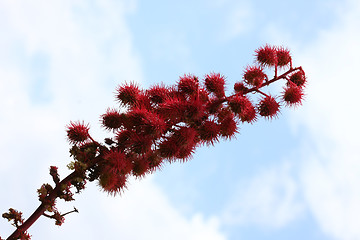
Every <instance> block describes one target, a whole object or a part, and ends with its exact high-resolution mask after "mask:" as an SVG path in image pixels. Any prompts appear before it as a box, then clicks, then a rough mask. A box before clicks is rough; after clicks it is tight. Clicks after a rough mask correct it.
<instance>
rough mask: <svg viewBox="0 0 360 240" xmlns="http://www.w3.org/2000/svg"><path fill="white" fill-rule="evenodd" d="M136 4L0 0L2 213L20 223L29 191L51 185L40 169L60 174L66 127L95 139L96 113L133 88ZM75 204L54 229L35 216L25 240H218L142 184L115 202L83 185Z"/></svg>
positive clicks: (32, 201)
mask: <svg viewBox="0 0 360 240" xmlns="http://www.w3.org/2000/svg"><path fill="white" fill-rule="evenodd" d="M135 7H136V3H134V1H95V2H94V1H91V3H90V2H89V1H81V0H79V1H75V2H74V1H52V2H51V3H50V2H46V1H40V0H39V1H31V3H30V2H22V1H1V2H0V13H1V14H0V22H2V23H6V24H1V25H0V31H1V32H3V33H4V34H3V36H2V38H1V39H0V52H1V53H2V54H1V56H0V63H1V65H0V102H1V104H0V134H1V138H0V151H1V153H2V157H1V159H0V162H1V168H0V182H1V183H2V184H1V186H2V187H1V189H2V192H3V193H6V194H2V198H1V200H0V206H1V209H0V210H1V212H5V211H6V210H7V208H10V207H14V208H19V210H22V211H23V212H24V215H25V217H27V216H29V215H30V214H31V213H32V211H34V210H35V208H36V207H37V205H38V204H39V202H38V200H37V197H36V188H38V187H40V185H41V184H42V183H44V182H48V181H50V178H49V175H48V173H47V171H48V167H49V166H50V165H57V166H59V168H60V173H61V174H62V176H64V174H65V170H64V168H65V165H66V164H67V163H68V161H69V160H70V159H69V154H68V145H67V143H66V140H65V131H64V130H65V124H67V123H68V122H69V121H70V120H82V119H84V120H85V121H89V122H90V123H91V126H92V129H91V132H92V133H93V134H94V135H95V138H99V139H101V137H99V136H101V135H102V134H103V133H102V132H101V131H100V127H99V122H98V119H99V115H100V114H102V113H104V111H105V110H106V108H107V107H108V106H113V105H115V103H114V104H113V90H114V89H113V88H114V87H115V84H117V83H119V82H121V81H124V80H137V81H142V79H143V77H142V69H141V64H140V59H139V58H138V57H137V55H136V54H135V50H134V47H133V46H132V40H131V34H130V31H129V29H128V27H127V25H126V22H125V17H126V14H128V13H129V12H131V11H134V10H135ZM37 54H42V55H43V56H45V57H46V61H47V67H46V68H44V69H39V71H42V70H43V71H44V72H45V73H46V82H45V86H46V87H45V90H44V91H47V93H48V94H49V95H50V96H51V98H50V99H49V100H48V101H44V102H40V103H39V102H34V101H33V99H32V96H31V92H32V91H33V90H34V89H35V88H36V87H35V82H34V81H36V80H34V79H33V78H34V73H33V72H32V71H34V69H32V68H31V61H32V57H33V56H36V55H37ZM90 185H91V184H90ZM5 195H6V198H4V197H3V196H5ZM77 199H78V201H75V202H74V203H73V204H66V205H64V204H60V205H59V210H61V211H63V212H65V211H66V210H67V209H68V208H69V205H70V207H71V206H72V205H75V206H76V207H77V208H79V209H80V211H81V212H80V214H78V215H75V214H73V215H70V216H68V218H67V222H66V223H65V224H64V225H63V226H62V227H60V228H57V227H53V222H52V221H51V220H49V219H45V218H40V219H39V221H38V222H36V223H35V225H34V226H32V227H31V228H30V233H31V234H33V235H34V239H78V238H79V239H110V238H117V237H118V236H126V237H124V239H225V237H224V236H223V235H222V234H221V233H220V232H219V223H218V220H217V219H216V218H209V219H205V218H204V217H202V215H201V213H197V214H194V215H193V216H192V217H191V218H189V219H187V218H186V217H184V216H183V215H182V214H181V212H179V211H177V210H176V209H175V208H174V207H173V206H172V205H171V203H170V202H169V201H168V200H167V198H166V196H165V195H164V193H163V192H162V191H160V190H159V189H158V188H157V187H156V186H155V185H154V183H153V182H152V181H151V179H147V180H144V181H141V182H140V183H139V184H137V183H134V184H133V186H131V187H130V190H129V191H127V192H126V193H125V194H124V196H123V197H121V198H108V197H106V194H104V193H100V192H99V190H98V189H97V187H94V186H93V185H92V186H89V187H88V189H86V190H85V192H84V193H82V194H80V195H79V196H77ZM78 204H79V205H78ZM69 210H71V209H69ZM0 228H1V232H0V234H1V236H2V237H5V236H6V235H8V234H9V233H10V232H11V231H12V230H13V228H12V227H11V226H10V224H9V223H7V222H6V221H5V220H1V221H0ZM42 236H43V237H44V238H42ZM104 236H105V237H104Z"/></svg>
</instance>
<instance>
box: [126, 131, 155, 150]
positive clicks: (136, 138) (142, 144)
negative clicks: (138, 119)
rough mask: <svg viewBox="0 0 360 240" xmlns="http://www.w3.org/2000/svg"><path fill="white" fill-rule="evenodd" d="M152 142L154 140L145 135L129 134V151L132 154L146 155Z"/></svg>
mask: <svg viewBox="0 0 360 240" xmlns="http://www.w3.org/2000/svg"><path fill="white" fill-rule="evenodd" d="M153 141H154V138H152V137H151V135H146V134H137V133H134V134H131V136H130V146H131V150H132V151H133V152H134V153H138V154H141V153H147V152H148V151H150V150H151V145H152V143H153Z"/></svg>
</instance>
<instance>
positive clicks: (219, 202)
mask: <svg viewBox="0 0 360 240" xmlns="http://www.w3.org/2000/svg"><path fill="white" fill-rule="evenodd" d="M359 16H360V4H359V2H358V1H357V0H342V1H332V0H330V1H325V0H304V1H280V0H277V1H264V0H257V1H248V0H243V1H235V0H207V1H205V0H199V1H187V0H185V1H177V2H171V1H160V0H159V1H158V0H153V1H144V0H137V1H132V0H122V1H110V0H103V1H95V0H93V1H83V0H78V1H70V0H67V1H51V3H50V2H49V1H38V0H36V1H31V3H30V2H23V1H17V0H16V1H10V0H9V1H7V0H0V52H1V54H0V151H1V153H2V157H1V158H0V163H1V168H0V182H1V184H0V186H1V187H0V189H1V192H2V194H1V195H2V196H5V197H2V198H1V199H0V211H1V212H5V211H6V210H7V209H8V208H10V207H13V208H16V209H19V210H22V211H23V212H24V215H25V216H29V215H30V214H31V213H32V211H33V210H35V208H36V207H37V206H38V204H39V202H38V200H37V195H36V189H37V188H38V187H40V186H41V184H43V183H45V182H51V179H50V176H49V175H48V168H49V166H50V165H56V166H58V167H59V169H60V173H61V174H62V176H65V175H66V174H67V173H69V172H68V170H67V169H66V165H67V163H68V162H69V161H70V158H69V154H68V148H69V146H68V143H67V141H66V134H65V125H66V124H68V123H69V121H70V120H73V121H76V120H84V121H86V122H89V123H90V125H91V133H92V135H93V137H95V138H96V139H103V138H104V137H105V136H106V135H107V133H106V132H104V131H103V130H102V129H101V127H100V124H99V116H100V115H101V114H103V113H104V112H105V110H106V108H107V107H113V106H116V103H115V102H114V95H113V92H114V89H115V87H116V86H117V85H118V84H119V83H122V82H125V81H136V82H138V83H139V84H141V85H142V86H144V87H149V86H151V85H152V84H156V83H159V82H164V83H165V84H173V83H175V82H176V81H177V80H178V77H179V76H181V75H183V74H185V73H193V74H195V75H198V76H200V77H202V76H204V75H205V74H207V73H209V72H220V73H222V74H224V75H225V76H226V77H227V89H228V93H230V92H231V90H232V86H233V84H234V83H235V82H236V81H238V80H240V79H241V77H242V76H241V74H242V73H243V71H244V68H245V67H246V66H247V65H248V64H252V63H253V61H254V50H255V49H256V48H258V47H260V46H262V45H263V44H265V43H269V44H274V45H284V46H287V47H288V48H289V49H291V52H292V54H293V61H294V64H295V65H296V66H299V65H301V66H303V68H304V69H305V72H306V73H307V76H308V81H309V84H308V86H307V91H306V101H305V102H304V105H303V106H301V107H299V108H297V109H295V110H294V109H288V108H283V110H282V114H281V115H280V116H279V118H278V119H276V120H272V121H266V120H259V121H258V122H256V123H254V124H252V125H246V124H245V125H242V126H241V129H240V134H238V135H237V138H236V139H235V140H232V141H222V142H220V143H218V144H216V145H215V146H214V147H209V148H208V147H202V148H200V149H198V150H197V152H196V154H195V155H194V158H193V159H192V160H191V161H189V162H187V163H185V164H180V163H174V164H172V165H166V166H165V167H164V169H163V170H162V171H160V172H157V173H155V174H153V175H151V176H148V177H146V178H145V179H142V180H141V181H138V180H132V181H131V182H130V184H129V186H128V190H127V191H126V192H125V193H124V194H123V195H122V196H118V197H110V196H107V195H106V194H105V193H103V192H101V191H99V188H98V187H97V186H96V184H89V185H88V188H87V189H86V190H85V191H84V192H83V193H82V194H80V195H77V196H76V201H75V202H72V203H62V202H61V201H59V204H58V208H59V210H60V211H63V212H66V211H69V210H72V207H73V206H75V207H76V208H78V209H79V210H80V213H79V214H71V215H69V216H67V218H66V222H65V224H64V225H63V226H61V227H60V228H59V227H57V226H55V225H54V224H53V222H52V221H51V220H49V219H45V218H43V219H40V220H39V221H38V222H36V223H35V224H34V226H32V227H31V228H30V233H31V234H32V235H33V239H55V240H56V239H134V240H140V239H141V240H143V239H149V240H151V239H164V240H167V239H174V240H176V239H210V240H213V239H214V240H215V239H216V240H238V239H240V240H247V239H277V240H282V239H286V240H287V239H314V240H315V239H316V240H318V239H320V240H333V239H341V240H353V239H354V240H355V239H360V230H359V229H360V228H359V226H358V225H359V224H358V223H359V222H360V204H359V202H360V190H359V187H358V185H359V183H360V153H359V150H358V149H360V146H359V145H360V142H359V140H358V136H359V134H360V127H359V124H358V119H359V113H358V112H357V108H358V107H357V104H358V103H359V99H358V93H357V87H359V85H360V83H359V81H358V77H357V76H358V73H357V69H358V65H359V64H360V60H359V57H358V56H359V55H360V47H359V44H358V43H359V42H360V30H359V28H358V26H359V25H360V17H359ZM272 90H275V91H276V90H279V89H277V88H276V87H275V88H274V89H272ZM12 230H13V228H12V227H11V226H10V224H8V223H7V222H6V221H5V220H1V221H0V235H1V236H2V237H6V236H7V235H8V234H9V233H11V232H12Z"/></svg>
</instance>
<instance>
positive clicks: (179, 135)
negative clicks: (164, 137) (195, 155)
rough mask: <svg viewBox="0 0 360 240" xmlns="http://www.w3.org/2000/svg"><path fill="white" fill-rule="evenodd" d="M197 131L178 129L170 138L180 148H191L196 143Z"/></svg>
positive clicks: (185, 128) (189, 128)
mask: <svg viewBox="0 0 360 240" xmlns="http://www.w3.org/2000/svg"><path fill="white" fill-rule="evenodd" d="M197 134H198V133H197V131H196V130H195V129H194V128H192V127H180V129H178V130H177V131H176V132H175V133H174V134H173V136H172V138H174V141H176V143H177V144H178V145H180V146H189V145H190V146H192V145H194V144H195V142H196V136H197Z"/></svg>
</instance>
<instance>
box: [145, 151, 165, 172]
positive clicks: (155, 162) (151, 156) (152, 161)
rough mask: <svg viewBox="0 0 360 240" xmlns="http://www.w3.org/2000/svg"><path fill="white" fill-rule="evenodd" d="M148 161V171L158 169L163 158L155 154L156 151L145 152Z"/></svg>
mask: <svg viewBox="0 0 360 240" xmlns="http://www.w3.org/2000/svg"><path fill="white" fill-rule="evenodd" d="M146 158H147V160H148V162H149V168H150V171H155V170H159V169H161V167H162V163H163V159H162V158H161V157H160V156H159V155H158V154H157V152H156V151H151V152H148V153H147V154H146Z"/></svg>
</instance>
